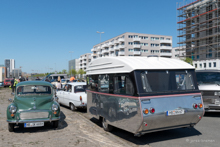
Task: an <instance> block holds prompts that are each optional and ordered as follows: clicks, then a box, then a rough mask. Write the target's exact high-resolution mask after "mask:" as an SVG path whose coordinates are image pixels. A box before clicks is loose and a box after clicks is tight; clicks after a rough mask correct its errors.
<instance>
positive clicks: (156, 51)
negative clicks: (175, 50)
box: [151, 50, 159, 54]
mask: <svg viewBox="0 0 220 147" xmlns="http://www.w3.org/2000/svg"><path fill="white" fill-rule="evenodd" d="M151 53H152V54H154V53H159V50H151Z"/></svg>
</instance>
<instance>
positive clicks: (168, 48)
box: [160, 46, 172, 50]
mask: <svg viewBox="0 0 220 147" xmlns="http://www.w3.org/2000/svg"><path fill="white" fill-rule="evenodd" d="M160 49H165V50H172V47H171V46H161V47H160Z"/></svg>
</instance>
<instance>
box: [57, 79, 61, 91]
mask: <svg viewBox="0 0 220 147" xmlns="http://www.w3.org/2000/svg"><path fill="white" fill-rule="evenodd" d="M56 87H57V91H58V90H59V89H61V80H60V81H58V82H57V83H56Z"/></svg>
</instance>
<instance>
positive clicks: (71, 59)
mask: <svg viewBox="0 0 220 147" xmlns="http://www.w3.org/2000/svg"><path fill="white" fill-rule="evenodd" d="M69 53H71V60H72V53H73V51H69ZM71 60H70V64H71ZM72 67H73V66H71V67H70V72H71V77H72Z"/></svg>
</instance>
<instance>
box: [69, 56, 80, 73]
mask: <svg viewBox="0 0 220 147" xmlns="http://www.w3.org/2000/svg"><path fill="white" fill-rule="evenodd" d="M71 69H74V70H76V71H78V70H79V59H73V60H70V61H69V71H71Z"/></svg>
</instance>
